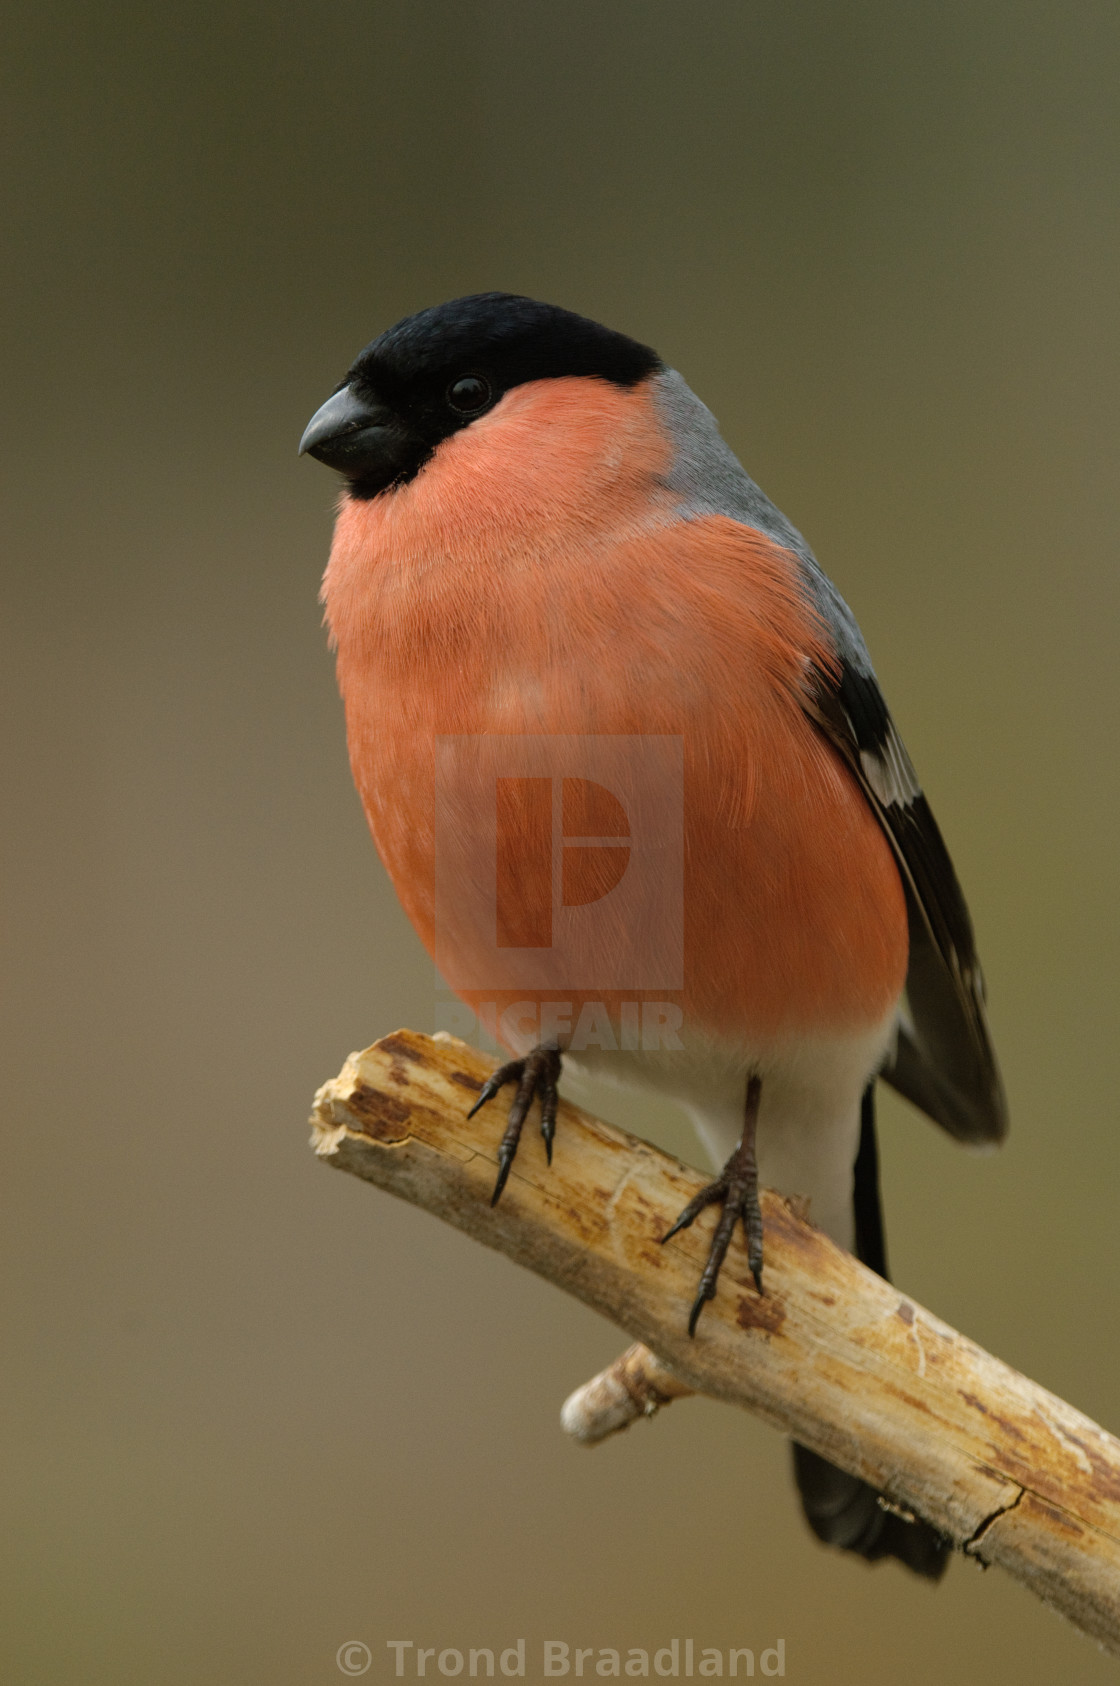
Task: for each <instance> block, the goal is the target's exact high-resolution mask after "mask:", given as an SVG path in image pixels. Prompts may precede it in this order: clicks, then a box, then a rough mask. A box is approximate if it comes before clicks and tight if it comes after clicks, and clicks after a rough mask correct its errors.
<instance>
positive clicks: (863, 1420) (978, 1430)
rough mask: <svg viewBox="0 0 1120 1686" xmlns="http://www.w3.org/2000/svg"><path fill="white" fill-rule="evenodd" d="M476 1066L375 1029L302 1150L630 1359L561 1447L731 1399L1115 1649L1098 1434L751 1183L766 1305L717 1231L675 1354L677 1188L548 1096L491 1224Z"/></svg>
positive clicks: (685, 1243)
mask: <svg viewBox="0 0 1120 1686" xmlns="http://www.w3.org/2000/svg"><path fill="white" fill-rule="evenodd" d="M492 1069H493V1062H492V1061H491V1060H489V1059H488V1058H487V1057H486V1056H485V1055H483V1054H480V1053H479V1052H478V1051H477V1050H475V1049H473V1048H470V1047H468V1046H467V1045H466V1044H465V1043H462V1042H458V1041H455V1040H453V1039H451V1038H443V1037H439V1038H435V1039H431V1038H428V1037H424V1036H419V1035H416V1034H415V1033H414V1032H412V1031H398V1032H397V1033H395V1034H394V1035H392V1036H386V1037H384V1038H383V1039H382V1040H381V1041H380V1042H377V1043H375V1044H374V1046H373V1047H372V1048H367V1049H366V1051H365V1052H364V1053H362V1054H354V1055H352V1056H351V1058H350V1059H349V1060H348V1061H347V1063H346V1065H345V1067H344V1068H343V1071H342V1073H341V1075H340V1076H339V1077H337V1078H336V1079H334V1081H333V1082H330V1083H327V1084H325V1085H324V1086H323V1088H322V1089H321V1090H320V1091H319V1093H318V1095H317V1097H316V1100H315V1112H314V1115H313V1119H312V1122H313V1124H314V1127H315V1129H314V1136H313V1143H314V1146H315V1148H316V1151H317V1152H318V1153H319V1154H320V1156H321V1157H322V1158H324V1159H326V1160H327V1162H328V1163H329V1164H332V1165H335V1166H337V1167H338V1168H339V1169H340V1170H344V1171H350V1172H352V1173H353V1174H354V1175H356V1176H359V1177H363V1178H365V1179H366V1180H367V1181H368V1182H373V1183H376V1184H378V1186H379V1187H381V1188H385V1189H388V1190H389V1191H390V1192H391V1193H393V1194H397V1195H400V1196H401V1197H402V1198H404V1199H405V1200H410V1201H412V1203H413V1204H414V1205H417V1206H423V1207H425V1208H426V1209H427V1210H428V1211H430V1212H434V1213H435V1214H436V1216H437V1217H441V1218H444V1219H446V1220H447V1222H448V1223H452V1224H454V1225H455V1226H456V1227H457V1228H458V1229H461V1230H464V1231H465V1232H466V1233H467V1234H468V1235H471V1236H473V1237H474V1238H475V1239H476V1240H478V1241H482V1242H484V1243H485V1244H486V1245H487V1246H489V1247H494V1248H497V1249H498V1250H499V1251H501V1252H503V1253H506V1254H508V1256H509V1257H510V1258H511V1259H514V1260H515V1261H516V1262H517V1263H518V1264H523V1265H527V1266H528V1267H529V1269H530V1270H534V1271H536V1272H537V1274H538V1275H540V1276H545V1277H547V1278H548V1279H549V1281H551V1282H555V1283H556V1284H557V1286H558V1287H561V1288H564V1289H566V1290H567V1291H568V1292H569V1293H571V1294H574V1295H575V1296H576V1297H577V1298H578V1299H580V1300H583V1301H584V1302H585V1304H587V1305H590V1306H593V1307H594V1308H595V1310H596V1311H600V1312H602V1313H603V1314H604V1316H606V1317H609V1318H611V1319H612V1320H613V1321H614V1322H615V1323H617V1324H618V1325H619V1326H620V1328H622V1329H624V1330H626V1331H627V1333H628V1334H629V1335H630V1336H631V1337H632V1338H634V1339H636V1340H637V1341H639V1342H641V1343H642V1346H641V1348H640V1349H631V1351H629V1352H628V1353H626V1354H624V1355H623V1357H622V1358H621V1359H619V1360H618V1361H617V1362H616V1363H615V1364H614V1365H612V1366H611V1368H610V1370H609V1371H606V1372H604V1374H603V1376H602V1377H597V1378H595V1380H594V1381H593V1382H590V1383H588V1384H586V1386H585V1387H584V1388H582V1389H580V1390H579V1391H578V1393H577V1394H575V1395H573V1396H572V1398H571V1399H570V1400H569V1401H568V1402H567V1404H566V1406H565V1410H564V1420H565V1426H566V1427H567V1428H568V1430H569V1432H572V1433H574V1434H576V1435H577V1437H578V1438H582V1439H584V1440H585V1441H593V1440H595V1439H601V1438H603V1437H604V1435H605V1434H609V1433H611V1432H612V1431H613V1430H614V1429H616V1428H619V1427H623V1426H625V1424H626V1423H627V1422H629V1421H631V1420H633V1418H634V1417H636V1416H638V1415H641V1414H648V1413H649V1412H651V1411H652V1410H654V1409H656V1408H657V1407H658V1406H659V1405H661V1404H664V1403H666V1402H667V1401H668V1400H669V1399H671V1398H674V1397H678V1396H679V1395H681V1394H684V1393H688V1392H696V1393H705V1394H709V1395H711V1396H712V1397H713V1398H716V1399H723V1400H727V1401H728V1402H729V1403H731V1404H735V1405H742V1406H745V1407H746V1408H747V1409H748V1410H751V1411H754V1412H756V1413H757V1414H758V1415H760V1416H762V1417H764V1418H765V1419H766V1421H767V1422H769V1423H772V1424H773V1426H774V1427H775V1428H779V1429H781V1430H783V1431H784V1432H785V1433H787V1434H790V1435H792V1436H794V1437H795V1438H796V1439H797V1440H799V1441H800V1442H801V1443H802V1444H803V1445H806V1446H809V1447H811V1448H812V1449H813V1450H814V1451H816V1452H820V1453H822V1454H823V1455H824V1456H825V1457H827V1458H830V1459H831V1460H832V1462H833V1463H836V1464H839V1465H840V1466H841V1467H842V1468H843V1469H847V1470H850V1471H851V1472H852V1473H853V1474H854V1475H859V1476H862V1477H863V1478H864V1479H865V1480H867V1481H870V1482H872V1483H873V1484H874V1485H875V1486H876V1487H878V1488H880V1489H881V1490H882V1491H883V1492H885V1493H886V1494H887V1495H888V1496H889V1499H890V1500H891V1501H892V1502H893V1503H896V1504H898V1505H900V1506H902V1507H904V1508H906V1509H908V1510H912V1511H914V1512H916V1513H917V1514H918V1515H921V1516H924V1517H925V1518H926V1519H927V1520H928V1521H930V1522H932V1523H933V1524H934V1526H935V1527H937V1528H939V1529H941V1530H942V1532H944V1533H945V1534H947V1535H948V1536H949V1537H950V1538H951V1539H952V1540H953V1541H954V1542H955V1544H956V1545H957V1546H958V1547H959V1548H960V1549H961V1550H962V1551H964V1552H966V1553H967V1554H968V1555H970V1556H973V1557H976V1558H979V1559H980V1560H981V1561H982V1562H984V1563H998V1564H1000V1565H1001V1566H1002V1567H1003V1568H1004V1569H1006V1570H1007V1571H1008V1573H1009V1574H1012V1575H1014V1576H1015V1578H1016V1579H1017V1580H1020V1581H1022V1582H1023V1584H1024V1585H1025V1586H1028V1587H1029V1588H1030V1589H1031V1591H1032V1592H1034V1593H1036V1594H1037V1595H1038V1596H1039V1597H1040V1598H1042V1599H1044V1600H1045V1602H1047V1603H1048V1604H1051V1605H1052V1606H1053V1607H1054V1608H1055V1609H1057V1610H1059V1611H1061V1612H1062V1614H1064V1615H1065V1616H1067V1617H1068V1618H1069V1620H1070V1621H1072V1622H1073V1623H1074V1624H1075V1625H1076V1626H1077V1627H1079V1628H1081V1629H1082V1630H1083V1631H1084V1632H1085V1633H1087V1634H1089V1635H1091V1636H1092V1637H1093V1638H1094V1639H1096V1640H1097V1641H1098V1642H1099V1643H1100V1644H1101V1645H1103V1646H1105V1647H1106V1648H1107V1649H1108V1650H1110V1651H1112V1652H1114V1653H1116V1654H1118V1655H1120V1442H1118V1441H1117V1440H1115V1439H1113V1437H1112V1436H1111V1435H1109V1434H1107V1433H1106V1432H1105V1431H1104V1430H1103V1429H1101V1428H1099V1427H1098V1426H1097V1424H1096V1423H1094V1422H1091V1421H1090V1420H1089V1418H1087V1417H1084V1416H1082V1415H1081V1413H1080V1412H1078V1411H1075V1410H1074V1409H1073V1408H1072V1407H1071V1406H1069V1405H1067V1404H1065V1403H1064V1402H1063V1401H1062V1400H1060V1399H1057V1398H1055V1396H1054V1395H1053V1394H1050V1393H1047V1392H1046V1391H1045V1390H1044V1389H1042V1388H1040V1387H1037V1386H1036V1385H1035V1384H1034V1383H1033V1382H1031V1381H1028V1380H1027V1378H1026V1377H1024V1376H1021V1375H1019V1374H1018V1372H1016V1371H1015V1370H1012V1369H1010V1368H1009V1366H1008V1365H1006V1364H1003V1363H1001V1362H1000V1360H999V1359H997V1358H993V1357H992V1356H991V1355H990V1354H989V1353H986V1352H984V1351H982V1350H981V1349H980V1348H979V1347H978V1346H975V1345H974V1344H973V1343H972V1342H971V1341H969V1340H967V1339H966V1338H965V1337H964V1336H963V1335H960V1334H958V1333H957V1332H956V1331H955V1330H953V1329H951V1328H949V1326H948V1325H947V1324H945V1323H943V1322H942V1321H941V1319H940V1318H938V1317H935V1316H933V1314H932V1313H930V1312H928V1311H925V1310H924V1309H923V1308H922V1307H921V1306H920V1305H917V1304H915V1303H914V1302H913V1301H912V1300H910V1299H908V1298H907V1297H906V1296H905V1295H903V1294H901V1293H900V1292H899V1291H898V1289H896V1288H894V1287H892V1286H891V1285H890V1284H889V1283H887V1282H884V1281H883V1280H882V1279H881V1278H880V1277H878V1276H875V1275H874V1274H873V1273H872V1272H871V1271H869V1270H866V1269H864V1267H863V1266H862V1265H860V1264H859V1263H858V1262H857V1261H856V1260H855V1259H853V1258H851V1257H849V1255H848V1254H846V1253H844V1252H843V1251H842V1250H841V1249H840V1248H838V1247H836V1246H834V1244H833V1243H832V1242H831V1241H829V1240H828V1238H827V1237H826V1236H825V1235H823V1234H821V1232H820V1231H819V1230H815V1229H813V1228H812V1227H811V1225H810V1224H809V1223H807V1222H806V1221H805V1219H804V1218H803V1217H802V1216H800V1215H799V1214H798V1213H797V1212H796V1211H795V1210H794V1208H793V1206H792V1205H791V1204H790V1203H789V1202H788V1201H786V1200H783V1199H782V1198H780V1197H779V1196H778V1195H775V1194H772V1193H769V1192H766V1191H764V1193H763V1198H762V1208H763V1219H764V1223H765V1232H766V1274H765V1280H764V1286H765V1294H764V1295H763V1296H762V1297H760V1296H759V1295H758V1294H757V1293H756V1291H755V1288H754V1285H753V1283H752V1282H751V1278H750V1271H749V1267H748V1265H747V1259H746V1252H745V1249H744V1247H743V1245H742V1243H741V1240H740V1239H738V1238H737V1239H736V1240H735V1241H733V1242H732V1246H731V1250H730V1252H729V1254H728V1257H727V1261H726V1263H725V1265H724V1268H723V1273H722V1276H721V1278H720V1285H719V1292H718V1295H717V1297H716V1299H715V1300H714V1301H713V1302H712V1304H710V1305H709V1306H708V1307H707V1308H706V1309H705V1311H704V1315H703V1317H702V1318H701V1320H700V1326H699V1329H698V1331H697V1335H696V1338H695V1340H690V1339H689V1337H688V1334H687V1322H688V1311H689V1307H690V1305H691V1303H692V1298H693V1295H694V1294H695V1291H696V1282H697V1278H698V1275H699V1272H700V1270H701V1269H702V1267H703V1263H704V1259H705V1257H706V1250H707V1234H708V1229H709V1227H710V1224H709V1222H706V1221H705V1220H703V1219H701V1220H698V1222H697V1224H696V1225H695V1227H694V1228H693V1229H691V1230H687V1231H684V1232H683V1233H682V1234H680V1235H678V1236H676V1237H675V1238H674V1239H673V1240H672V1241H671V1242H670V1243H669V1244H668V1245H667V1246H664V1247H662V1246H661V1245H660V1237H661V1236H662V1235H663V1234H664V1233H665V1231H666V1230H667V1229H668V1228H669V1226H670V1224H671V1223H672V1221H673V1219H674V1218H675V1217H676V1215H677V1213H678V1212H679V1211H680V1209H681V1207H682V1206H683V1205H684V1204H685V1202H686V1201H687V1200H688V1199H690V1197H691V1196H692V1195H693V1194H695V1193H696V1192H697V1190H698V1189H699V1187H700V1186H701V1184H702V1180H703V1179H702V1178H701V1176H700V1174H699V1173H698V1172H696V1171H693V1170H690V1169H688V1168H687V1167H686V1166H684V1165H681V1164H678V1163H677V1161H676V1160H674V1159H671V1158H669V1157H668V1156H667V1155H666V1154H663V1153H661V1152H659V1151H658V1150H657V1149H656V1148H654V1147H651V1146H650V1145H649V1143H648V1142H644V1141H640V1140H639V1139H637V1138H636V1137H634V1136H629V1135H627V1134H626V1133H625V1132H624V1131H622V1130H617V1129H614V1128H613V1127H612V1126H610V1125H607V1124H604V1123H602V1122H601V1121H600V1120H598V1119H595V1118H592V1117H590V1116H588V1114H586V1113H583V1112H581V1111H579V1110H578V1108H576V1107H573V1106H570V1105H568V1104H566V1103H561V1107H560V1117H559V1124H558V1128H557V1135H556V1152H555V1155H554V1162H553V1166H552V1169H551V1170H549V1169H548V1168H547V1167H546V1165H545V1159H544V1151H543V1148H542V1146H541V1143H540V1140H539V1137H537V1135H536V1130H535V1126H534V1121H533V1119H532V1118H531V1119H530V1120H529V1122H528V1123H527V1125H526V1130H525V1139H524V1141H523V1145H522V1148H521V1151H520V1153H519V1154H518V1157H517V1160H516V1162H515V1164H514V1167H513V1172H512V1174H511V1176H510V1179H509V1183H508V1185H507V1187H506V1191H505V1193H504V1195H503V1196H502V1200H501V1203H500V1205H499V1206H498V1207H496V1208H495V1209H491V1207H490V1203H489V1202H490V1193H491V1190H492V1188H493V1184H494V1176H495V1171H496V1164H497V1159H496V1149H497V1143H498V1139H499V1136H500V1134H501V1128H500V1125H501V1121H502V1118H503V1116H504V1108H502V1106H501V1103H498V1104H497V1106H496V1107H495V1108H490V1107H488V1108H484V1109H483V1111H482V1113H481V1114H480V1115H479V1116H478V1117H476V1118H474V1119H472V1120H469V1121H468V1119H467V1111H468V1108H469V1106H470V1105H471V1104H472V1101H473V1098H474V1097H475V1095H477V1093H478V1090H479V1089H480V1088H481V1085H482V1083H483V1080H484V1079H485V1077H486V1076H487V1075H488V1073H489V1072H490V1071H491V1070H492ZM534 1115H535V1109H534Z"/></svg>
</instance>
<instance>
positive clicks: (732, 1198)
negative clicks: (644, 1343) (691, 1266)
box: [661, 1080, 762, 1335]
mask: <svg viewBox="0 0 1120 1686" xmlns="http://www.w3.org/2000/svg"><path fill="white" fill-rule="evenodd" d="M758 1094H759V1090H758V1088H756V1087H755V1081H754V1080H752V1083H751V1085H750V1088H749V1090H748V1094H747V1117H746V1123H745V1126H744V1130H743V1139H742V1141H741V1142H740V1143H739V1146H738V1147H737V1148H736V1149H735V1152H734V1153H733V1154H732V1155H731V1157H730V1159H729V1160H728V1161H727V1164H726V1165H725V1166H724V1167H723V1170H722V1171H721V1172H720V1174H719V1176H718V1177H717V1178H716V1180H715V1181H714V1182H711V1183H708V1185H707V1186H706V1187H705V1188H702V1189H701V1190H700V1192H699V1194H694V1195H693V1197H692V1199H691V1200H690V1201H689V1203H688V1205H687V1206H686V1207H685V1209H684V1211H683V1212H682V1213H681V1215H680V1217H679V1218H678V1219H677V1221H676V1223H675V1224H674V1225H673V1226H672V1228H671V1229H669V1230H667V1231H666V1233H665V1234H664V1235H663V1236H662V1237H661V1244H662V1246H664V1244H665V1242H666V1241H669V1240H671V1238H672V1237H673V1236H674V1235H677V1234H678V1233H679V1232H680V1231H681V1230H682V1229H687V1228H688V1227H689V1225H690V1224H692V1223H694V1222H695V1220H696V1219H697V1218H698V1217H699V1216H700V1213H701V1212H702V1211H703V1210H704V1208H705V1207H706V1206H714V1205H715V1204H716V1203H717V1202H718V1203H719V1204H720V1205H721V1206H722V1207H723V1210H722V1211H721V1212H720V1215H719V1222H718V1223H717V1224H716V1227H715V1233H714V1234H713V1236H712V1244H711V1247H710V1248H709V1249H708V1262H707V1264H706V1265H705V1266H704V1270H703V1274H702V1275H701V1277H700V1287H699V1290H698V1291H697V1295H696V1298H695V1300H694V1301H693V1302H692V1310H691V1312H690V1313H689V1318H688V1332H689V1334H690V1335H695V1333H696V1325H697V1323H698V1322H699V1321H700V1313H701V1312H702V1311H703V1309H704V1307H705V1305H706V1304H707V1303H708V1301H709V1300H714V1299H715V1297H716V1284H717V1282H718V1281H719V1273H720V1268H721V1266H722V1264H723V1261H724V1259H725V1258H726V1257H727V1249H728V1247H729V1246H730V1245H731V1237H732V1236H733V1235H734V1233H735V1225H736V1223H737V1222H738V1221H739V1219H740V1218H741V1219H742V1221H743V1229H744V1230H745V1231H746V1237H747V1262H748V1264H749V1265H750V1267H751V1275H752V1276H753V1277H754V1285H755V1287H756V1288H757V1289H758V1292H759V1293H760V1294H761V1293H762V1207H761V1205H760V1203H759V1198H758V1163H757V1160H756V1158H755V1148H754V1127H755V1123H756V1121H757V1116H758Z"/></svg>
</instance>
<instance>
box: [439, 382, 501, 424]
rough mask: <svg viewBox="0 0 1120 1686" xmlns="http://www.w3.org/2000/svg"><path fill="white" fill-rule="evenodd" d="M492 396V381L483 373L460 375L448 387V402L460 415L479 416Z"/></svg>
mask: <svg viewBox="0 0 1120 1686" xmlns="http://www.w3.org/2000/svg"><path fill="white" fill-rule="evenodd" d="M490 398H491V392H490V382H489V381H487V380H483V378H482V376H481V375H460V376H459V379H458V380H457V381H452V383H451V385H450V386H449V387H448V389H447V402H448V403H449V404H450V406H451V408H452V409H453V410H454V411H455V413H456V415H460V416H477V415H478V413H479V411H480V410H485V408H486V406H487V405H488V404H489V402H490Z"/></svg>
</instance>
